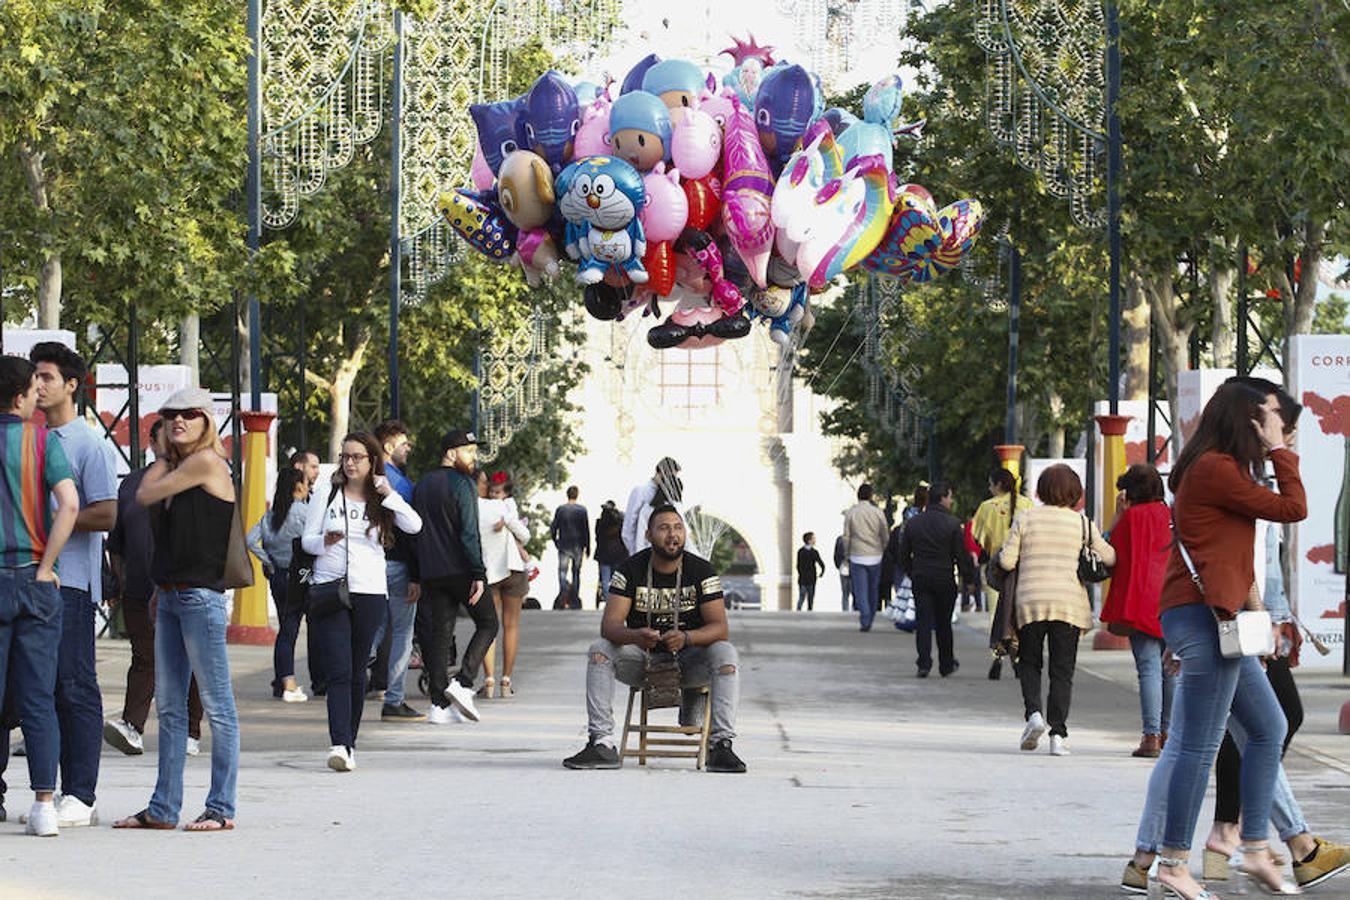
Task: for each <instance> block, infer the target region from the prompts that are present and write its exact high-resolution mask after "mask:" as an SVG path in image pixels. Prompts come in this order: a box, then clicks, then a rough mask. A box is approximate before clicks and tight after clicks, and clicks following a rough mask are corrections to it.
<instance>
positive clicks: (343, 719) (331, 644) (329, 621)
mask: <svg viewBox="0 0 1350 900" xmlns="http://www.w3.org/2000/svg"><path fill="white" fill-rule="evenodd" d="M388 608H389V605H388V603H387V602H386V601H385V596H384V594H352V608H351V610H350V611H348V610H345V609H343V610H338V611H337V612H334V613H329V614H328V615H326V616H319V617H318V618H314V619H310V626H309V627H310V629H311V630H313V632H314V640H315V642H316V643H317V644H318V647H319V652H321V653H322V654H323V663H324V671H325V672H326V673H327V677H328V695H327V699H328V738H329V742H330V743H332V744H335V745H340V746H343V747H346V748H348V749H349V750H350V749H352V748H353V747H355V746H356V734H357V732H358V731H360V730H361V712H362V710H363V709H364V708H365V699H366V660H368V659H370V645H371V644H373V643H374V642H375V630H376V629H377V628H379V627H380V621H381V618H382V617H383V616H384V615H385V613H386V612H387V610H388Z"/></svg>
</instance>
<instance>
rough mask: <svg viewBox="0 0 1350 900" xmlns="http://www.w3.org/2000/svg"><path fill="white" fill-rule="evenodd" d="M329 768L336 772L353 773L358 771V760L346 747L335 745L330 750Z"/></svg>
mask: <svg viewBox="0 0 1350 900" xmlns="http://www.w3.org/2000/svg"><path fill="white" fill-rule="evenodd" d="M328 768H330V769H332V770H333V771H334V772H351V771H353V770H355V769H356V759H355V757H354V756H353V755H352V753H351V752H350V751H349V750H348V749H347V748H346V747H344V746H342V745H341V744H334V745H333V746H332V747H329V748H328Z"/></svg>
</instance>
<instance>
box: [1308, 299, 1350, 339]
mask: <svg viewBox="0 0 1350 900" xmlns="http://www.w3.org/2000/svg"><path fill="white" fill-rule="evenodd" d="M1348 316H1350V297H1346V296H1345V295H1344V294H1332V295H1331V296H1330V297H1327V298H1326V299H1325V300H1323V301H1322V302H1321V303H1318V304H1317V312H1315V313H1314V314H1313V325H1312V333H1313V334H1350V326H1347V325H1346V318H1347V317H1348Z"/></svg>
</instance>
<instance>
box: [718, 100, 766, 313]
mask: <svg viewBox="0 0 1350 900" xmlns="http://www.w3.org/2000/svg"><path fill="white" fill-rule="evenodd" d="M732 104H733V109H734V111H733V113H732V116H731V120H730V121H729V122H728V123H727V126H726V137H725V139H724V140H723V143H722V173H723V176H724V178H725V181H724V182H723V185H722V225H723V227H724V228H725V229H726V233H727V236H728V237H729V238H730V239H731V243H732V246H733V247H735V248H736V252H737V254H739V255H740V257H741V259H742V260H743V261H744V262H745V265H746V268H748V269H749V270H750V277H751V278H752V279H753V280H754V282H755V284H757V285H759V286H760V287H764V286H766V284H767V283H768V282H767V280H766V272H767V270H768V267H769V253H770V251H771V250H772V249H773V220H772V218H771V215H770V198H771V196H772V195H773V176H772V174H771V173H770V171H769V161H768V160H767V159H766V158H765V156H764V149H763V148H762V147H761V146H760V144H759V135H758V134H757V133H756V131H755V121H754V118H753V117H752V116H751V115H750V112H749V110H747V109H745V108H744V107H742V106H741V105H740V102H739V101H736V100H733V101H732Z"/></svg>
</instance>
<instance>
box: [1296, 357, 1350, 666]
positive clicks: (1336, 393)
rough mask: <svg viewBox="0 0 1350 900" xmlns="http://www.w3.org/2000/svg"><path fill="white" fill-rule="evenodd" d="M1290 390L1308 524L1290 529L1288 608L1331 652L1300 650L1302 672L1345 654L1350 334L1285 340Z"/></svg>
mask: <svg viewBox="0 0 1350 900" xmlns="http://www.w3.org/2000/svg"><path fill="white" fill-rule="evenodd" d="M1290 359H1291V366H1290V369H1291V379H1290V387H1291V389H1292V391H1293V394H1294V398H1295V399H1296V400H1298V401H1299V402H1300V403H1302V404H1303V416H1302V418H1301V419H1299V429H1298V445H1297V447H1296V449H1297V450H1298V454H1299V459H1300V466H1299V470H1300V473H1301V474H1302V477H1303V483H1304V487H1305V489H1306V490H1307V493H1308V517H1307V518H1306V519H1304V520H1303V521H1302V522H1300V523H1299V524H1298V526H1297V527H1296V528H1295V529H1294V539H1293V545H1292V547H1291V548H1290V554H1289V558H1290V562H1291V565H1292V567H1293V570H1294V575H1293V579H1292V580H1293V582H1294V585H1293V586H1294V591H1293V597H1292V599H1293V602H1294V604H1295V607H1294V608H1295V610H1296V611H1297V613H1298V616H1299V618H1300V619H1302V621H1303V624H1304V625H1305V626H1306V627H1307V628H1308V629H1309V630H1310V631H1312V632H1313V633H1314V634H1316V635H1317V637H1318V638H1320V639H1321V640H1322V641H1323V642H1324V643H1326V644H1327V646H1329V647H1331V649H1332V652H1331V655H1330V656H1319V655H1318V654H1317V653H1316V652H1314V651H1313V650H1312V648H1311V647H1310V646H1308V645H1307V644H1305V645H1304V649H1303V653H1302V654H1301V660H1302V663H1303V665H1305V666H1310V667H1317V668H1325V669H1335V668H1339V667H1340V666H1341V660H1342V654H1343V653H1344V652H1345V646H1344V645H1345V579H1346V571H1347V568H1348V567H1347V564H1346V563H1347V559H1346V557H1347V548H1348V540H1347V539H1348V538H1350V535H1347V525H1346V517H1347V516H1350V457H1347V454H1346V450H1347V447H1350V335H1300V336H1298V337H1295V338H1294V339H1293V340H1292V341H1291V346H1290Z"/></svg>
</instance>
